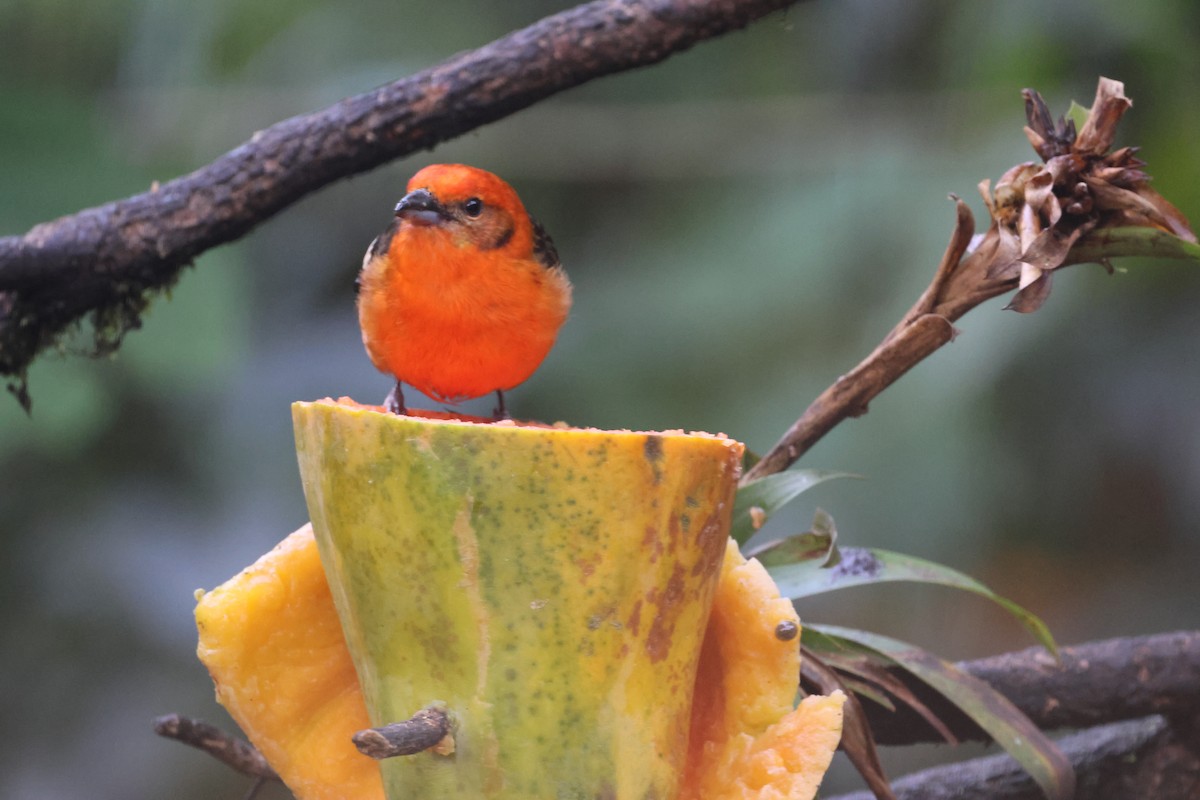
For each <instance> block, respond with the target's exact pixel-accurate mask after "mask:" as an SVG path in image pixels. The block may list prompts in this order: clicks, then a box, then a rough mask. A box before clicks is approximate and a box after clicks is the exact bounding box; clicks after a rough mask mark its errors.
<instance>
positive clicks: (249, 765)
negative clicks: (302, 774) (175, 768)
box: [154, 714, 279, 781]
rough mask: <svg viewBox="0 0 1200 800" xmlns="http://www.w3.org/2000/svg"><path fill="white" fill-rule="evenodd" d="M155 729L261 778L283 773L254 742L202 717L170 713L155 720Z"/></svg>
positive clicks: (168, 737)
mask: <svg viewBox="0 0 1200 800" xmlns="http://www.w3.org/2000/svg"><path fill="white" fill-rule="evenodd" d="M154 732H155V733H157V734H158V735H159V736H162V737H165V738H167V739H174V740H175V741H177V742H183V743H184V744H187V745H191V746H192V747H195V748H197V749H198V750H203V751H204V752H206V753H208V754H209V755H210V756H212V757H213V758H215V759H217V760H218V761H220V762H221V763H222V764H224V765H226V766H227V767H231V768H233V769H235V770H237V771H238V772H240V773H242V774H243V775H249V776H250V777H252V778H258V779H260V780H275V781H277V780H279V776H278V775H277V774H276V773H275V770H273V769H272V768H271V765H270V764H268V763H267V759H266V758H264V757H263V754H262V753H260V752H258V750H256V749H255V748H254V745H252V744H250V743H249V742H246V741H243V740H241V739H239V738H237V737H236V736H230V735H229V734H227V733H225V732H224V731H222V730H221V729H220V728H217V727H215V726H213V725H209V724H208V723H207V722H203V721H201V720H198V719H192V718H190V717H184V716H180V715H179V714H167V715H166V716H163V717H159V718H158V719H156V720H154Z"/></svg>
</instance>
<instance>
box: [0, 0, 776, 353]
mask: <svg viewBox="0 0 1200 800" xmlns="http://www.w3.org/2000/svg"><path fill="white" fill-rule="evenodd" d="M797 1H798V0H595V2H590V3H585V4H583V5H580V6H577V7H575V8H572V9H569V10H567V11H563V12H561V13H559V14H555V15H553V16H549V17H546V18H545V19H542V20H540V21H539V22H536V23H534V24H533V25H530V26H529V27H527V28H524V29H522V30H518V31H515V32H513V33H511V34H509V35H507V36H504V37H502V38H500V39H497V40H496V41H494V42H492V43H491V44H488V45H485V46H483V47H480V48H479V49H477V50H473V51H469V52H465V53H461V54H459V55H457V56H454V57H452V58H450V59H448V60H447V61H444V62H443V63H441V64H439V65H438V66H435V67H432V68H430V69H427V70H424V71H422V72H419V73H417V74H415V75H413V76H411V77H409V78H405V79H403V80H399V81H396V82H395V83H390V84H387V85H385V86H381V87H379V88H378V89H375V90H373V91H370V92H367V93H365V94H361V95H358V96H356V97H350V98H347V99H345V100H342V101H341V102H339V103H337V104H335V105H333V106H331V107H329V108H326V109H325V110H323V111H318V112H315V113H312V114H307V115H303V116H298V117H293V118H291V119H288V120H284V121H283V122H280V123H277V124H275V125H272V126H271V127H269V128H266V129H264V130H261V131H259V132H258V133H256V134H254V136H253V137H252V138H251V139H250V140H249V141H248V142H246V143H245V144H242V145H241V146H239V147H237V148H235V149H233V150H231V151H230V152H228V153H226V154H225V155H223V156H221V157H219V158H217V159H216V160H215V161H213V162H212V163H210V164H208V165H207V166H204V167H201V168H200V169H198V170H196V171H195V172H193V173H191V174H190V175H185V176H183V177H180V178H176V179H175V180H172V181H169V182H167V183H164V184H162V185H161V186H160V185H155V186H153V187H151V189H150V191H148V192H145V193H143V194H139V195H136V196H133V197H129V198H127V199H124V200H120V201H117V202H113V203H108V204H106V205H102V206H98V207H95V208H89V209H86V210H84V211H80V212H78V213H76V214H72V215H70V216H67V217H63V218H61V219H57V220H54V221H52V222H47V223H44V224H42V225H38V226H36V227H35V228H33V229H32V230H30V231H29V232H28V233H27V234H25V235H24V236H10V237H7V238H3V239H0V375H9V376H17V377H20V376H22V375H23V374H24V371H25V369H26V368H27V367H28V366H29V364H30V363H31V361H32V360H33V358H34V357H35V356H36V354H37V353H38V352H39V351H40V350H41V349H42V348H43V347H45V346H47V345H48V344H50V343H51V342H53V341H54V340H55V339H56V337H57V336H58V335H59V334H60V333H61V332H62V331H63V330H64V329H65V328H66V327H67V326H68V325H70V324H72V323H73V322H75V321H77V320H79V319H81V318H82V317H83V316H84V315H86V314H88V313H89V312H95V313H96V314H97V317H96V318H95V319H93V322H94V323H95V324H96V325H97V327H98V328H100V327H101V326H102V325H104V324H105V323H107V324H109V325H111V326H116V327H118V328H119V331H118V332H117V334H116V335H115V336H114V337H113V338H115V339H116V340H117V341H116V342H113V343H112V346H114V347H115V346H116V344H117V343H119V335H120V333H121V332H123V331H124V330H125V329H127V328H129V327H136V325H137V318H138V315H139V314H140V312H141V310H142V308H143V307H144V305H145V302H146V300H145V295H146V293H147V291H148V290H152V289H157V288H161V287H164V286H167V285H169V284H170V283H171V282H172V281H174V280H175V278H176V276H177V274H178V272H179V271H180V269H182V268H183V267H184V266H185V265H187V264H189V263H190V262H191V261H192V259H194V258H195V257H196V256H197V255H199V254H200V253H202V252H204V251H205V250H208V249H210V248H212V247H215V246H217V245H219V244H223V243H225V242H229V241H232V240H234V239H237V238H238V237H240V236H242V235H244V234H245V233H247V232H248V231H249V230H250V229H251V228H253V227H254V226H256V225H257V224H259V223H260V222H263V221H264V220H266V219H268V218H270V217H271V216H272V215H274V214H276V213H278V212H279V211H280V210H282V209H284V208H286V207H287V206H288V205H290V204H292V203H294V202H296V201H297V200H299V199H300V198H302V197H304V196H305V195H307V194H308V193H310V192H312V191H315V190H317V189H319V188H321V187H323V186H325V185H327V184H329V183H332V182H333V181H336V180H339V179H341V178H345V177H348V176H350V175H355V174H357V173H361V172H365V171H367V170H370V169H372V168H374V167H376V166H378V165H380V164H383V163H384V162H387V161H389V160H392V159H395V158H399V157H401V156H405V155H408V154H410V153H413V152H415V151H418V150H423V149H427V148H430V147H433V146H434V145H435V144H437V143H439V142H443V141H446V140H448V139H452V138H454V137H456V136H460V135H462V134H464V133H467V132H468V131H471V130H473V129H475V128H478V127H479V126H481V125H485V124H487V123H489V122H494V121H496V120H498V119H501V118H503V117H505V116H507V115H509V114H512V113H514V112H516V111H519V110H520V109H523V108H526V107H527V106H529V105H532V104H533V103H536V102H538V101H539V100H543V99H545V98H547V97H550V96H551V95H553V94H556V93H557V92H561V91H563V90H565V89H570V88H572V87H575V86H579V85H580V84H583V83H586V82H588V81H590V80H592V79H594V78H599V77H602V76H605V75H610V74H613V73H616V72H621V71H623V70H629V69H634V68H636V67H641V66H646V65H649V64H655V63H657V62H659V61H662V60H663V59H665V58H667V57H668V56H670V55H673V54H675V53H679V52H682V51H684V50H687V49H688V48H690V47H691V46H692V45H694V44H697V43H698V42H701V41H703V40H705V39H709V38H712V37H716V36H720V35H722V34H724V33H728V32H730V31H733V30H737V29H740V28H743V27H745V26H746V25H748V24H749V23H751V22H753V21H754V20H756V19H759V18H761V17H763V16H765V15H767V14H770V13H771V12H773V11H777V10H779V9H781V8H784V7H786V6H789V5H791V4H793V3H795V2H797ZM113 309H115V312H113ZM101 333H102V332H101Z"/></svg>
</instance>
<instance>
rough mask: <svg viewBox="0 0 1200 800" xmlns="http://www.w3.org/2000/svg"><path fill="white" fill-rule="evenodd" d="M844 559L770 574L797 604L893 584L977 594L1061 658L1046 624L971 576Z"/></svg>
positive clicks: (846, 554)
mask: <svg viewBox="0 0 1200 800" xmlns="http://www.w3.org/2000/svg"><path fill="white" fill-rule="evenodd" d="M841 555H842V558H841V561H840V562H839V563H838V564H837V565H836V566H832V567H822V566H821V565H820V564H819V563H818V562H817V561H816V560H808V561H801V562H797V563H791V564H781V565H776V566H772V567H769V568H768V570H767V571H768V572H769V573H770V574H771V577H772V578H773V579H774V581H775V583H776V585H778V586H779V591H780V593H781V594H782V595H783V596H784V597H790V598H792V599H793V600H795V599H797V598H801V597H808V596H810V595H814V594H822V593H824V592H831V591H834V590H835V589H845V588H847V587H850V586H861V585H863V584H868V583H885V582H889V581H912V582H916V583H930V584H936V585H939V586H949V587H952V588H955V589H962V590H964V591H968V592H973V593H975V594H977V595H980V596H981V597H986V598H987V599H989V600H991V601H992V602H994V603H996V604H998V605H999V606H1001V607H1002V608H1003V609H1005V610H1006V611H1008V612H1009V613H1010V614H1012V615H1013V616H1014V617H1016V619H1017V620H1018V621H1019V622H1020V623H1021V624H1022V625H1024V626H1025V628H1026V629H1027V630H1028V631H1029V632H1030V633H1031V634H1032V635H1033V637H1034V638H1035V639H1036V640H1037V641H1038V642H1039V643H1040V644H1041V645H1042V646H1043V647H1045V648H1046V649H1047V650H1049V651H1050V652H1051V653H1053V654H1054V656H1055V657H1056V658H1057V657H1058V646H1057V645H1056V644H1055V643H1054V637H1053V636H1052V635H1051V634H1050V629H1049V628H1047V627H1046V623H1044V622H1042V621H1041V620H1040V619H1039V618H1038V617H1037V616H1036V615H1035V614H1033V613H1032V612H1030V611H1028V610H1026V609H1025V608H1023V607H1022V606H1020V605H1018V604H1017V603H1014V602H1013V601H1012V600H1009V599H1008V598H1006V597H1002V596H1000V595H998V594H996V593H995V592H993V591H992V590H991V589H989V588H988V587H987V586H984V585H983V584H982V583H980V582H979V581H977V580H975V579H974V578H972V577H970V576H969V575H965V574H963V573H961V572H959V571H958V570H956V569H951V568H950V567H946V566H943V565H941V564H937V563H934V562H932V561H926V560H925V559H923V558H916V557H914V556H908V555H904V554H902V553H893V552H891V551H890V550H877V549H874V548H867V547H843V548H841Z"/></svg>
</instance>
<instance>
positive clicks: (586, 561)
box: [575, 553, 601, 584]
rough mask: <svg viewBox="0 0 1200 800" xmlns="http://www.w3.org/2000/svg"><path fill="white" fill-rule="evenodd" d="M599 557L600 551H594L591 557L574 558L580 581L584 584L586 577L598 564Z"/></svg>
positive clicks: (590, 574)
mask: <svg viewBox="0 0 1200 800" xmlns="http://www.w3.org/2000/svg"><path fill="white" fill-rule="evenodd" d="M600 557H601V556H600V553H596V554H594V555H593V556H592V557H591V558H578V559H576V560H575V566H577V567H579V580H580V583H584V584H586V583H587V581H588V578H590V577H592V573H594V572H595V571H596V567H597V566H599V564H600Z"/></svg>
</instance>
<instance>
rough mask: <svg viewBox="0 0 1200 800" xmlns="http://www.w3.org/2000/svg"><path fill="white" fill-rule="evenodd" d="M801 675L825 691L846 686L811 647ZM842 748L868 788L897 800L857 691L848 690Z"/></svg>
mask: <svg viewBox="0 0 1200 800" xmlns="http://www.w3.org/2000/svg"><path fill="white" fill-rule="evenodd" d="M800 675H801V677H802V678H804V679H805V680H807V681H809V682H811V683H812V684H813V685H814V686H817V687H818V688H819V689H820V691H821V693H822V694H829V693H830V692H832V691H834V690H836V689H845V685H844V684H843V683H842V681H841V679H840V678H839V677H838V675H837V673H836V672H834V671H833V670H832V669H831V668H830V667H829V666H828V665H827V664H825V662H823V661H822V660H821V659H820V658H818V657H817V656H815V655H813V653H812V651H811V650H808V649H804V651H803V656H802V658H801V661H800ZM841 747H842V750H843V751H844V752H845V753H846V757H847V758H849V759H850V763H851V764H853V765H854V768H855V769H857V770H858V772H859V774H860V775H862V777H863V780H864V781H866V782H867V786H868V788H870V790H871V792H872V793H874V795H875V797H876V800H896V795H895V793H894V792H893V791H892V787H891V784H889V783H888V779H887V774H886V773H884V771H883V764H882V763H880V761H879V748H878V746H877V745H876V744H875V736H874V734H872V733H871V727H870V726H869V725H868V724H867V715H866V712H864V711H863V707H862V703H860V702H859V700H858V697H857V695H855V694H854V693H853V692H846V704H845V705H844V706H843V715H842V744H841Z"/></svg>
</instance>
